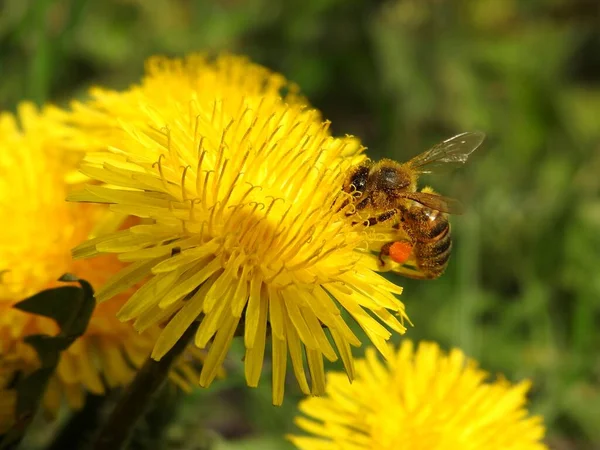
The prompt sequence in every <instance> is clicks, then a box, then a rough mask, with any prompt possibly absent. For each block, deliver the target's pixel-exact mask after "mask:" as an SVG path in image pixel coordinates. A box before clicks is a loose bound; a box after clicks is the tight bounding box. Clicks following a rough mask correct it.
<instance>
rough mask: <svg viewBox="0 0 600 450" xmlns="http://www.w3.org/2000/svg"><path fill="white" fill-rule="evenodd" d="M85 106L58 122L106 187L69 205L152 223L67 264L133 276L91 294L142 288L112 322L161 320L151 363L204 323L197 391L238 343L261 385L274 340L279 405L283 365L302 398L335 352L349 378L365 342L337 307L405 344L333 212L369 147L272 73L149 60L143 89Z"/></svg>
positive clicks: (197, 59)
mask: <svg viewBox="0 0 600 450" xmlns="http://www.w3.org/2000/svg"><path fill="white" fill-rule="evenodd" d="M282 89H288V91H289V94H288V95H286V96H285V97H284V98H282V97H281V90H282ZM92 96H93V99H92V100H91V101H89V102H87V103H75V104H73V110H72V112H70V113H65V114H64V117H63V119H64V122H65V123H67V124H69V125H70V126H71V137H70V143H71V149H73V150H75V149H76V148H77V145H76V143H77V142H80V141H82V137H81V136H82V135H85V134H87V135H90V136H92V137H91V138H90V139H92V140H93V145H89V146H88V148H87V149H84V148H83V147H81V150H90V149H92V150H95V152H93V153H90V154H88V155H87V156H86V158H85V160H84V163H83V165H82V171H83V173H84V174H86V175H87V176H89V177H91V178H93V179H95V180H97V181H99V182H102V183H104V185H92V186H88V187H87V188H86V189H85V190H84V191H81V192H77V193H75V194H73V195H71V197H70V199H71V200H73V201H89V202H99V203H106V204H110V205H111V206H110V208H111V210H113V211H115V212H119V213H121V214H126V215H134V216H138V217H141V218H143V219H145V223H144V224H142V225H138V226H134V227H131V228H130V229H128V230H126V231H124V232H119V233H114V234H112V235H106V236H102V237H97V238H96V239H94V240H91V241H89V242H87V243H84V244H82V245H80V246H78V247H77V248H76V249H75V250H74V256H75V257H89V256H93V255H96V254H102V253H116V254H118V258H119V260H120V261H123V262H130V263H131V265H130V266H129V267H128V268H127V269H124V271H123V272H122V273H120V274H118V275H116V276H115V278H114V279H113V280H112V281H109V282H108V283H107V285H106V286H105V288H104V289H103V290H102V291H100V292H99V293H98V298H99V299H100V300H102V301H103V300H106V299H108V298H110V297H111V296H112V295H115V294H117V293H119V292H121V291H125V290H127V289H129V288H130V287H131V286H133V285H135V284H136V283H138V282H139V281H140V280H141V279H145V278H147V280H146V284H145V285H144V286H143V287H141V288H140V289H139V290H138V291H137V293H136V294H134V295H133V296H132V298H131V299H130V301H129V302H128V303H127V304H126V305H125V306H124V307H123V308H122V309H121V311H120V312H119V317H120V318H121V319H122V320H131V319H134V320H136V323H135V324H136V327H137V328H138V329H140V327H141V328H143V327H142V324H143V325H148V324H152V323H159V322H161V321H165V320H166V326H165V327H164V329H163V331H162V335H161V337H160V338H159V340H158V341H157V344H156V346H155V348H154V352H153V357H154V358H157V359H158V358H160V357H162V356H163V355H164V354H165V353H166V352H167V351H168V350H169V349H170V348H171V347H172V346H173V345H174V343H175V342H176V341H177V339H179V337H180V336H182V335H183V333H184V331H185V329H186V328H187V327H189V326H190V324H191V323H192V322H193V321H195V320H199V321H200V324H199V327H198V330H197V332H196V336H195V344H196V345H197V346H198V347H199V348H206V349H208V356H207V359H206V364H205V366H204V368H203V371H202V373H201V375H200V384H201V385H209V384H210V382H211V381H212V379H213V378H214V375H215V370H216V367H218V366H219V365H220V363H221V362H222V361H223V358H224V357H225V355H226V353H227V350H228V348H229V345H230V343H231V339H232V338H233V336H234V335H236V334H243V335H244V343H245V346H246V358H245V364H246V368H245V373H246V380H247V382H248V384H249V385H250V386H256V385H257V384H258V382H259V378H260V374H261V371H262V360H263V357H264V353H265V345H266V341H267V335H268V334H270V338H271V339H272V350H273V351H272V353H273V401H274V403H275V404H280V403H281V401H282V399H283V392H284V380H285V368H286V364H287V359H288V353H289V355H290V358H291V360H292V366H293V369H294V373H295V375H296V378H297V379H298V382H299V383H300V387H301V389H302V390H303V391H305V392H312V393H314V394H319V393H322V392H323V390H324V387H325V378H324V369H323V357H325V358H327V359H329V360H332V361H333V360H336V359H337V358H338V354H339V355H341V358H342V360H343V362H344V365H345V367H346V369H347V371H348V374H349V376H350V377H352V376H353V370H354V369H353V365H352V359H351V346H358V345H360V340H359V339H358V338H357V336H355V334H354V333H353V332H352V330H351V328H350V327H349V326H348V325H347V324H346V323H345V321H344V319H342V316H341V314H340V313H341V310H342V309H345V310H346V311H348V312H349V313H350V314H351V315H352V317H353V318H354V319H355V320H356V321H357V323H358V324H359V325H360V326H361V327H362V328H363V330H364V331H365V332H366V334H367V335H368V337H369V338H370V339H371V340H372V341H373V342H374V343H375V345H376V346H377V347H378V348H379V349H380V350H381V351H382V352H387V346H386V345H385V342H386V340H387V339H389V337H390V336H391V331H390V330H395V331H398V332H401V333H403V332H404V331H405V328H404V325H403V321H404V320H407V316H406V314H405V311H404V305H403V304H402V303H401V302H400V301H399V300H398V299H397V298H396V295H397V294H399V293H401V291H402V290H401V288H399V287H398V286H395V285H394V284H393V283H390V282H388V281H386V280H385V279H383V278H382V277H381V276H380V275H378V274H377V273H376V272H375V271H374V270H372V269H371V267H370V264H371V262H370V261H367V259H368V258H369V257H368V256H367V255H366V254H365V253H364V252H360V251H356V250H357V249H358V248H360V247H361V246H363V247H364V244H365V242H366V240H367V238H368V234H367V233H366V231H365V229H364V228H361V227H352V226H351V224H350V223H349V222H348V221H347V220H345V217H344V215H343V213H340V212H339V210H340V209H341V206H342V205H343V202H344V200H345V198H344V197H343V196H344V195H345V194H343V193H341V186H342V185H343V180H344V178H345V176H346V173H347V171H348V169H349V168H350V167H351V166H352V165H353V164H356V163H357V162H359V161H361V160H362V159H364V156H363V155H362V153H361V151H362V148H361V147H360V145H359V143H358V141H357V140H356V139H354V138H352V137H345V138H334V137H332V136H331V135H330V132H329V123H328V122H323V121H322V119H321V117H320V115H319V113H318V112H317V111H315V110H311V109H308V108H307V107H306V106H305V105H306V101H305V100H304V99H303V98H302V97H300V96H299V95H298V94H297V91H296V89H295V88H294V87H293V86H292V85H291V84H290V83H288V82H287V81H286V80H285V79H284V78H283V77H282V76H281V75H278V74H275V73H272V72H270V71H269V70H267V69H265V68H263V67H261V66H258V65H256V64H253V63H251V62H249V61H248V60H246V59H245V58H242V57H238V56H232V55H225V56H221V57H219V58H217V59H216V60H215V61H211V60H208V59H206V58H205V57H203V56H198V55H192V56H190V57H188V58H186V59H184V60H177V59H175V60H170V59H165V58H153V59H151V60H150V61H149V62H148V65H147V72H146V76H145V77H144V79H143V80H142V82H141V84H140V85H138V86H134V87H132V88H130V89H129V90H127V91H125V92H113V91H108V90H103V89H96V90H94V91H93V92H92ZM323 327H327V328H328V329H329V332H328V333H325V332H324V330H323ZM305 360H306V364H307V366H308V371H309V373H310V375H311V377H310V378H311V380H312V386H311V387H309V386H308V381H307V377H306V368H305V367H304V361H305Z"/></svg>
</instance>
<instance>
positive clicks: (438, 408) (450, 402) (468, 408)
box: [289, 340, 547, 450]
mask: <svg viewBox="0 0 600 450" xmlns="http://www.w3.org/2000/svg"><path fill="white" fill-rule="evenodd" d="M487 378H488V374H487V373H486V372H484V371H482V370H480V369H479V368H478V367H477V364H476V363H475V362H474V361H472V360H468V359H467V358H466V357H465V355H464V354H463V352H461V351H460V350H458V349H453V350H451V351H450V353H449V354H444V353H443V352H442V351H441V350H440V348H439V347H438V345H437V344H435V343H431V342H422V343H420V344H419V347H418V349H417V350H416V351H415V350H414V348H413V344H412V342H410V341H408V340H404V341H403V342H402V345H401V346H400V348H399V350H398V351H397V353H396V354H395V355H394V356H393V357H392V358H390V359H389V360H388V361H387V363H385V364H383V363H382V362H381V361H380V360H379V359H378V358H377V356H376V354H375V352H374V351H373V349H372V348H371V349H367V352H366V357H365V359H362V360H359V361H357V376H356V380H354V383H352V384H351V383H349V382H348V380H347V379H346V377H345V376H343V374H341V373H339V372H331V373H328V375H327V394H326V396H324V397H321V398H309V399H306V400H303V401H301V402H300V406H299V408H300V411H301V412H302V413H304V414H305V415H306V416H308V418H307V417H303V416H301V417H298V418H297V419H296V423H297V425H298V426H299V427H300V428H302V429H303V430H304V431H306V432H308V433H310V434H311V435H312V436H311V437H308V436H290V437H289V439H290V440H291V441H292V442H293V443H294V444H295V445H296V446H297V447H298V448H300V449H303V450H332V449H339V450H343V449H352V450H361V449H378V450H386V449H389V450H392V449H394V450H395V449H398V448H402V449H410V450H446V449H447V450H455V449H461V450H496V449H497V450H543V449H546V448H547V447H546V446H545V445H544V444H542V443H541V439H542V438H543V435H544V427H543V425H542V419H541V418H540V417H531V416H528V413H527V410H526V409H525V404H526V393H527V391H528V389H529V382H527V381H523V382H521V383H518V384H516V385H511V384H510V383H509V382H507V381H506V380H504V379H499V380H497V381H495V382H489V381H486V379H487Z"/></svg>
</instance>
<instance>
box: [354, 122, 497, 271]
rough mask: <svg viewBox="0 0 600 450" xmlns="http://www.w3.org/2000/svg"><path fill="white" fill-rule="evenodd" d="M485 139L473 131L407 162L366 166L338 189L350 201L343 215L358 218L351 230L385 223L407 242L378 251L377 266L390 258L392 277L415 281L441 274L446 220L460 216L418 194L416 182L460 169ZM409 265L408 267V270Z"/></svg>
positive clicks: (445, 200)
mask: <svg viewBox="0 0 600 450" xmlns="http://www.w3.org/2000/svg"><path fill="white" fill-rule="evenodd" d="M484 138H485V135H484V134H483V133H481V132H477V131H476V132H467V133H462V134H459V135H457V136H454V137H452V138H450V139H447V140H445V141H443V142H441V143H439V144H437V145H435V146H433V147H432V148H431V149H429V150H427V151H426V152H424V153H422V154H420V155H418V156H416V157H414V158H412V159H411V160H410V161H408V162H405V163H398V162H396V161H392V160H390V159H383V160H381V161H379V162H377V163H372V162H370V161H367V162H366V163H364V164H361V165H359V166H357V167H355V168H354V169H353V170H352V172H351V173H350V175H349V176H348V178H347V180H346V182H345V183H344V186H343V188H342V189H343V190H344V191H345V192H347V193H349V194H351V195H352V197H353V200H352V204H353V208H350V210H349V211H348V212H347V213H346V215H347V216H355V215H356V216H357V218H360V220H358V221H355V222H353V224H357V223H362V222H366V223H367V224H368V225H369V226H373V225H378V224H382V223H386V222H388V221H389V222H392V223H393V225H392V226H393V228H395V229H397V230H398V231H399V233H398V234H401V233H400V232H402V233H403V234H404V235H405V236H406V237H405V238H402V239H399V240H395V241H391V242H388V243H386V244H384V245H383V246H382V248H381V251H380V254H379V258H380V262H381V263H382V265H385V261H384V259H383V257H384V256H385V257H390V258H391V259H392V260H393V261H395V262H397V263H400V264H403V265H402V266H400V267H399V268H398V269H394V271H396V272H398V273H401V274H402V275H405V276H408V277H411V278H419V279H434V278H437V277H439V276H440V275H441V274H442V273H443V272H444V270H445V269H446V266H447V265H448V260H449V258H450V252H451V249H452V238H451V233H450V222H449V220H448V214H461V213H462V206H461V204H460V202H458V201H457V200H454V199H452V198H449V197H444V196H442V195H438V194H437V193H434V192H433V191H432V190H431V189H423V190H421V191H418V190H417V182H418V178H419V176H420V175H421V174H424V173H437V172H440V171H441V170H448V169H452V168H454V167H457V166H460V165H462V164H464V163H465V162H466V161H467V159H468V157H469V155H470V154H471V153H473V152H474V151H475V150H476V149H477V148H478V147H479V146H480V145H481V143H482V142H483V140H484ZM404 264H406V265H404ZM411 264H412V266H413V267H408V266H409V265H411Z"/></svg>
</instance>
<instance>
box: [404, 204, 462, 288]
mask: <svg viewBox="0 0 600 450" xmlns="http://www.w3.org/2000/svg"><path fill="white" fill-rule="evenodd" d="M406 219H407V220H406V222H408V223H407V225H409V226H408V227H406V228H407V232H408V234H409V235H410V236H411V238H412V240H413V243H414V248H413V252H414V256H415V260H416V263H417V266H418V269H419V271H420V272H422V274H423V277H424V278H428V279H433V278H437V277H439V276H440V275H441V274H442V273H444V270H446V266H448V261H449V259H450V253H451V250H452V236H451V233H450V222H449V221H448V216H447V215H446V214H444V213H441V212H439V211H435V210H431V209H429V208H424V207H422V206H413V207H411V208H410V210H409V212H408V214H407V217H406Z"/></svg>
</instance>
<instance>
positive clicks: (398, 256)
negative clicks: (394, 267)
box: [390, 241, 413, 264]
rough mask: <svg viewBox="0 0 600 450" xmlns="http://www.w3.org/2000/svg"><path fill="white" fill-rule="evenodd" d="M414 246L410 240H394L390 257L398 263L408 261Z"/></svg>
mask: <svg viewBox="0 0 600 450" xmlns="http://www.w3.org/2000/svg"><path fill="white" fill-rule="evenodd" d="M412 249H413V246H412V244H411V243H410V242H408V241H397V242H394V243H393V244H392V245H391V247H390V258H392V261H394V262H397V263H398V264H404V263H405V262H406V261H408V258H409V257H410V254H411V253H412Z"/></svg>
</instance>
